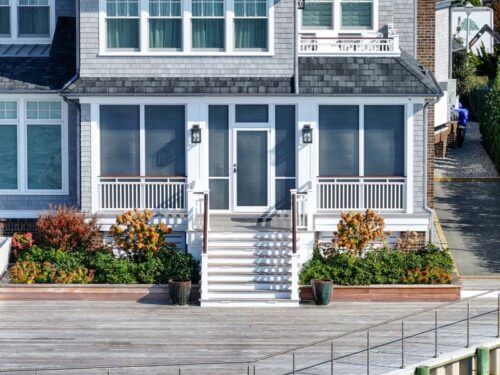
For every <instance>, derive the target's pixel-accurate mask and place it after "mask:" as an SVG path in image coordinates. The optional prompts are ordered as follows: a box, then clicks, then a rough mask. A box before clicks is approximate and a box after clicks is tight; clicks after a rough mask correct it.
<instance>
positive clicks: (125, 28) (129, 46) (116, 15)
mask: <svg viewBox="0 0 500 375" xmlns="http://www.w3.org/2000/svg"><path fill="white" fill-rule="evenodd" d="M139 20H140V18H139V0H107V1H106V35H107V48H112V49H124V50H137V49H139V39H140V35H139V29H140V21H139Z"/></svg>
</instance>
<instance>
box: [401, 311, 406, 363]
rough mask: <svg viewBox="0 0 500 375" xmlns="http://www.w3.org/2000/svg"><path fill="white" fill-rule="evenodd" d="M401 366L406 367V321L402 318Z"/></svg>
mask: <svg viewBox="0 0 500 375" xmlns="http://www.w3.org/2000/svg"><path fill="white" fill-rule="evenodd" d="M401 368H405V321H404V320H401Z"/></svg>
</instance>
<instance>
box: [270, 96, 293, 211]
mask: <svg viewBox="0 0 500 375" xmlns="http://www.w3.org/2000/svg"><path fill="white" fill-rule="evenodd" d="M275 134H276V140H275V141H276V146H275V159H276V209H278V210H289V209H290V189H294V188H295V177H296V176H295V174H296V173H295V170H296V157H295V106H293V105H277V106H276V120H275Z"/></svg>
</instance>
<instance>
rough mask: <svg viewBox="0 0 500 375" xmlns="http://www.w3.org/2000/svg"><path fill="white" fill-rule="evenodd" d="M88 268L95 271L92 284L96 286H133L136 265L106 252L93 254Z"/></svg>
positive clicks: (135, 281)
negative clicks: (96, 284)
mask: <svg viewBox="0 0 500 375" xmlns="http://www.w3.org/2000/svg"><path fill="white" fill-rule="evenodd" d="M89 266H90V267H91V268H92V269H94V270H95V276H94V282H95V283H98V284H135V283H137V279H136V276H135V266H136V263H134V262H132V261H130V260H128V259H126V258H117V257H115V256H114V255H113V254H111V253H108V252H97V253H95V254H94V255H93V256H92V257H91V259H90V261H89Z"/></svg>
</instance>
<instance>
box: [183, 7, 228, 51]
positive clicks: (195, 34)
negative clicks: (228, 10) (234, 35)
mask: <svg viewBox="0 0 500 375" xmlns="http://www.w3.org/2000/svg"><path fill="white" fill-rule="evenodd" d="M225 21H226V19H225V10H224V0H193V2H192V16H191V22H192V31H191V37H192V41H191V46H192V48H193V49H194V50H196V49H204V50H212V51H224V49H225V28H226V27H225Z"/></svg>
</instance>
